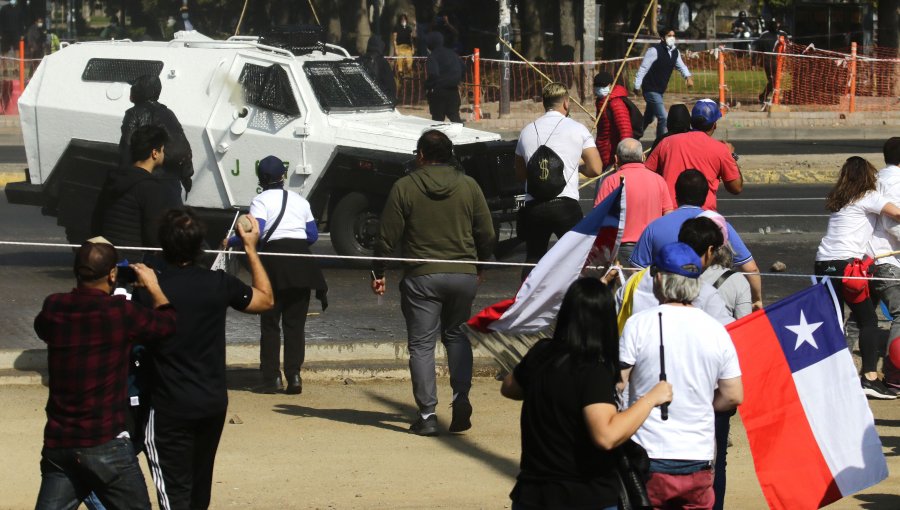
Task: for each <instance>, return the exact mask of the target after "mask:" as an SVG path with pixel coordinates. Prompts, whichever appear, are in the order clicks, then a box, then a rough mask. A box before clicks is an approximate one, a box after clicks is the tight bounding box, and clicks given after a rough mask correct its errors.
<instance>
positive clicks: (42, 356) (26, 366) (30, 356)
mask: <svg viewBox="0 0 900 510" xmlns="http://www.w3.org/2000/svg"><path fill="white" fill-rule="evenodd" d="M13 369H14V370H16V371H18V372H27V373H32V374H34V375H36V376H40V377H41V384H43V385H44V386H47V385H48V384H49V383H50V375H49V374H48V373H47V350H46V349H25V350H23V351H22V352H20V353H19V355H18V356H16V359H15V360H13Z"/></svg>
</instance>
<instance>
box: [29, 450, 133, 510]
mask: <svg viewBox="0 0 900 510" xmlns="http://www.w3.org/2000/svg"><path fill="white" fill-rule="evenodd" d="M92 491H93V492H94V493H95V494H96V496H97V498H99V500H100V501H101V503H102V504H103V505H104V506H106V507H109V508H134V509H146V508H150V497H149V495H148V494H147V485H146V484H145V483H144V475H143V474H142V473H141V468H140V466H138V461H137V457H135V455H134V447H132V445H131V441H130V440H129V439H127V438H119V439H113V440H112V441H109V442H107V443H104V444H102V445H99V446H93V447H90V448H46V447H45V448H44V449H43V450H42V451H41V489H40V492H39V493H38V499H37V504H36V505H35V509H36V510H42V509H75V508H77V507H78V505H80V504H81V501H82V500H84V499H85V498H86V497H87V496H88V494H90V493H91V492H92Z"/></svg>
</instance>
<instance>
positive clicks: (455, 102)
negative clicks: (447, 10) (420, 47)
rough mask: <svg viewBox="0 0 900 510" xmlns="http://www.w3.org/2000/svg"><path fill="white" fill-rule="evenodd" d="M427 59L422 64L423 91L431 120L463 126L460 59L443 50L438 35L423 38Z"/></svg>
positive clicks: (442, 42)
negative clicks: (460, 115)
mask: <svg viewBox="0 0 900 510" xmlns="http://www.w3.org/2000/svg"><path fill="white" fill-rule="evenodd" d="M425 42H426V44H427V45H428V51H429V54H428V59H427V60H426V61H425V73H426V77H425V91H426V92H427V93H428V109H429V110H430V111H431V120H436V121H438V122H443V121H444V118H445V117H446V118H448V119H450V122H462V120H461V119H460V118H459V82H460V81H462V65H461V64H460V62H459V56H457V55H456V53H455V52H453V50H451V49H450V48H446V47H444V36H443V35H441V33H440V32H429V33H428V35H427V36H425Z"/></svg>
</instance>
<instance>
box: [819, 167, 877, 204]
mask: <svg viewBox="0 0 900 510" xmlns="http://www.w3.org/2000/svg"><path fill="white" fill-rule="evenodd" d="M877 180H878V179H877V177H876V175H875V167H874V166H872V163H869V162H868V161H867V160H866V159H865V158H861V157H859V156H851V157H850V158H848V159H847V161H846V162H845V163H844V166H842V167H841V174H840V176H839V177H838V180H837V183H835V185H834V187H833V188H831V191H829V192H828V195H827V196H826V197H825V208H826V209H828V210H829V211H831V212H838V211H840V210H841V209H843V208H844V206H846V205H848V204H852V203H853V202H856V201H857V200H859V199H860V198H862V197H863V196H865V194H866V193H868V192H870V191H873V190H874V189H875V183H876V182H877Z"/></svg>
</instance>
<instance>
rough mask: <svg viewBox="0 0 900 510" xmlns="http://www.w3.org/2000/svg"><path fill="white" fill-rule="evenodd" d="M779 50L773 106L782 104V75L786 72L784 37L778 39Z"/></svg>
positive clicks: (777, 51)
mask: <svg viewBox="0 0 900 510" xmlns="http://www.w3.org/2000/svg"><path fill="white" fill-rule="evenodd" d="M776 48H778V49H777V50H776V53H778V57H777V60H776V64H775V90H773V91H772V104H779V103H780V102H781V97H780V96H781V73H782V72H784V50H785V47H784V36H783V35H782V36H779V37H778V45H777V46H776Z"/></svg>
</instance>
